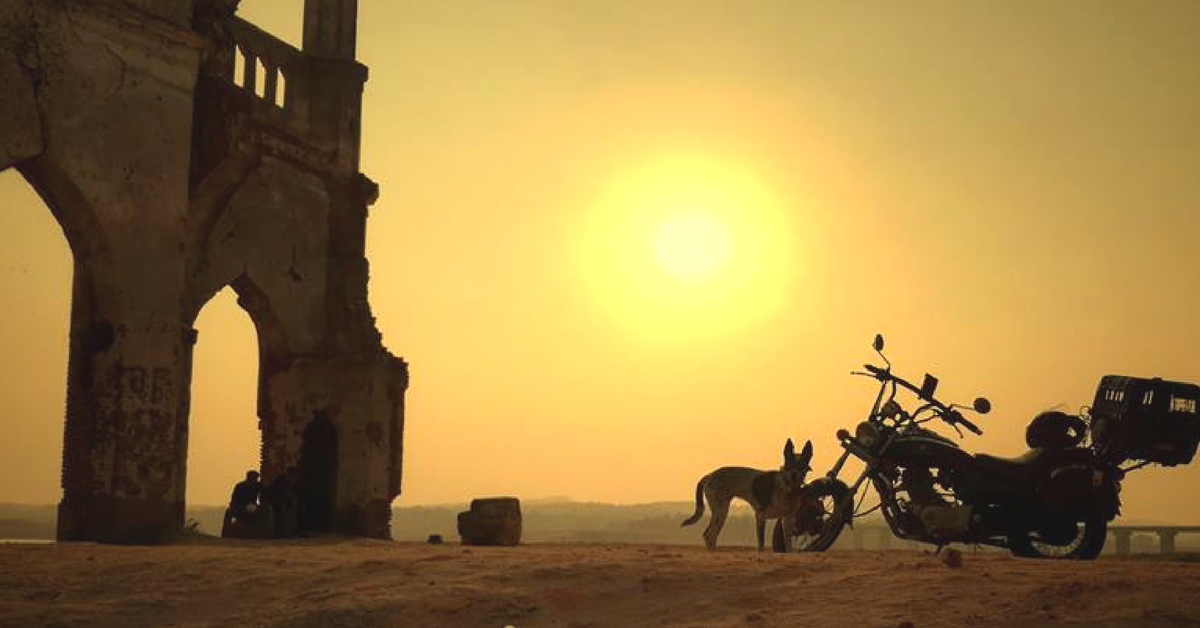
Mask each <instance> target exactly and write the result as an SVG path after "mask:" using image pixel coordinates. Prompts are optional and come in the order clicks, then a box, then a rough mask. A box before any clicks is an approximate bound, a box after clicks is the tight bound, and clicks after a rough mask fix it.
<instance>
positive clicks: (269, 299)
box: [0, 0, 407, 542]
mask: <svg viewBox="0 0 1200 628" xmlns="http://www.w3.org/2000/svg"><path fill="white" fill-rule="evenodd" d="M195 4H196V6H193V3H192V2H190V1H184V0H174V1H165V2H164V1H155V2H149V1H138V2H123V1H118V0H99V1H91V2H88V1H84V0H0V93H3V94H4V95H5V96H4V98H3V99H0V168H6V167H9V166H15V167H16V168H18V169H19V170H20V171H21V173H22V174H23V175H24V176H25V177H26V179H27V180H28V181H29V182H30V183H31V185H33V187H34V188H35V189H36V190H37V191H38V192H39V194H40V195H41V197H42V198H43V199H44V200H45V201H46V203H47V205H48V206H49V207H50V209H51V210H52V211H53V212H54V215H55V217H56V218H57V219H58V221H59V223H60V224H61V225H62V227H63V231H64V233H65V234H66V236H67V240H68V242H69V244H70V246H71V250H72V253H73V255H74V258H75V275H74V277H75V278H74V289H73V299H72V311H71V332H70V333H71V338H70V359H69V365H68V378H67V379H68V381H67V411H66V430H65V439H64V463H63V500H62V503H61V505H60V515H59V538H61V539H68V540H101V541H117V542H128V541H137V542H142V541H154V540H158V539H161V538H164V537H169V536H170V535H172V534H173V533H174V532H175V531H176V530H177V529H178V528H179V527H180V526H181V525H182V523H183V521H182V518H183V506H184V504H183V500H184V495H185V490H184V489H185V483H186V475H187V470H186V461H187V418H188V411H189V405H190V401H189V390H190V384H191V360H192V346H193V344H194V343H195V342H196V340H197V335H196V331H195V330H194V329H193V328H192V325H193V323H194V321H195V317H196V315H197V313H198V312H199V311H200V309H201V308H202V307H203V305H204V303H205V302H207V301H208V299H210V298H211V297H212V295H213V294H215V293H216V292H218V291H219V290H220V289H222V288H223V287H225V286H232V287H233V289H234V290H235V291H237V293H238V295H239V303H240V304H241V305H242V306H243V307H244V308H245V309H246V310H247V312H248V314H249V315H250V317H251V318H252V319H253V321H254V323H255V326H256V328H257V330H258V334H259V341H260V342H259V344H260V349H261V350H260V361H261V364H260V369H259V371H260V382H259V391H260V395H259V420H260V428H261V430H262V434H263V449H262V451H263V459H262V469H263V472H264V480H266V481H270V480H271V479H273V478H274V477H275V476H276V475H278V474H280V473H282V472H283V471H284V470H285V469H286V468H287V467H288V466H291V465H296V464H307V463H305V461H304V460H303V455H302V452H303V450H305V447H307V448H308V450H309V451H319V450H320V447H318V446H317V445H315V444H314V443H312V442H309V443H307V444H305V442H304V440H305V439H304V434H305V433H306V426H308V425H309V424H310V423H312V422H313V421H314V419H316V418H317V417H323V420H324V421H326V424H328V428H327V429H326V430H325V431H322V432H320V433H321V434H324V435H325V436H323V437H322V438H326V439H327V440H329V441H330V443H329V445H330V448H331V449H335V450H336V464H332V463H322V464H323V465H324V466H322V467H321V469H322V471H320V473H321V474H324V475H327V476H328V477H327V478H324V476H322V479H320V480H319V482H320V483H322V484H324V483H325V482H326V480H328V485H329V487H330V488H329V490H328V491H326V493H328V498H329V499H330V500H331V508H332V509H333V511H334V512H335V516H333V517H332V518H331V519H330V521H329V522H328V523H327V524H323V525H322V526H321V527H322V529H329V530H336V531H341V532H346V533H352V534H364V535H370V536H386V535H387V530H388V527H387V521H388V519H387V517H388V508H387V506H388V504H390V502H391V501H392V500H393V499H394V498H395V497H396V496H397V495H398V493H399V485H400V460H401V454H400V452H401V447H402V430H403V419H404V413H403V398H404V391H405V389H406V387H407V367H406V364H405V363H404V362H403V361H402V360H399V359H397V358H395V357H393V356H392V355H391V354H390V353H388V352H387V351H386V350H385V349H384V348H383V346H382V343H381V341H380V336H379V333H378V332H377V331H376V329H375V326H374V320H373V318H372V317H371V315H370V309H369V306H368V305H367V301H366V285H367V265H366V260H365V259H364V240H365V238H364V233H365V223H366V206H367V204H368V203H370V202H373V201H374V198H375V195H376V194H377V190H376V188H375V186H374V184H373V183H371V182H370V181H369V180H367V179H366V178H365V177H364V176H363V175H361V174H360V173H359V172H358V169H357V165H358V149H359V130H358V123H357V121H358V120H359V118H360V115H361V111H360V109H361V94H362V86H363V81H365V78H366V69H365V68H364V67H363V66H361V65H360V64H358V63H357V62H355V61H354V60H353V58H352V55H351V57H337V56H330V54H329V53H330V51H333V52H335V53H336V52H338V51H344V50H347V48H346V46H344V45H342V46H332V47H330V46H329V45H328V43H329V42H324V44H323V47H322V48H321V49H320V50H319V51H316V52H312V51H310V52H307V53H306V52H303V51H299V50H296V49H294V48H292V47H290V46H288V45H287V44H285V43H283V42H281V41H279V40H277V39H275V38H273V37H271V36H270V35H268V34H266V33H263V32H262V31H260V30H258V29H256V28H254V27H253V26H252V25H249V24H247V23H245V22H243V21H241V20H238V19H237V18H236V17H233V16H232V15H231V13H230V12H231V9H232V8H233V7H235V6H236V4H237V3H236V2H235V1H231V0H197V2H196V3H195ZM308 4H309V5H311V6H310V7H309V9H311V10H309V11H307V12H306V19H308V18H309V17H311V19H330V18H329V16H330V15H331V12H333V13H337V14H338V16H339V19H340V21H339V22H338V24H339V25H340V26H339V27H338V28H340V29H342V30H341V31H337V32H342V31H344V30H345V28H344V27H345V24H346V19H347V18H348V16H351V17H352V16H353V14H354V4H355V3H354V2H347V1H344V0H343V1H334V0H309V2H308ZM318 9H319V10H318ZM351 23H352V21H351ZM318 26H319V25H307V26H306V28H314V29H318V30H321V31H322V32H333V31H330V30H329V29H328V28H318ZM350 30H351V32H350V33H349V34H346V33H345V32H342V34H341V35H339V36H341V37H350V38H351V41H352V38H353V32H352V30H353V29H350ZM335 43H336V42H335ZM352 48H353V47H352V45H351V46H350V47H349V50H351V53H352ZM237 56H241V57H243V58H245V59H246V60H247V62H246V64H245V67H246V70H245V73H244V74H243V75H241V76H237V77H235V76H234V59H235V57H237ZM284 85H286V91H285V88H284V87H283V86H284ZM323 425H325V424H323ZM314 433H316V432H312V431H309V434H310V440H311V434H314ZM314 447H315V448H316V449H314ZM314 477H316V476H314ZM313 481H314V482H318V480H313Z"/></svg>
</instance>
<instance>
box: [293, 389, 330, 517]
mask: <svg viewBox="0 0 1200 628" xmlns="http://www.w3.org/2000/svg"><path fill="white" fill-rule="evenodd" d="M337 463H338V459H337V428H336V427H335V426H334V425H333V421H330V420H329V417H328V416H327V415H326V414H325V413H324V412H317V413H316V414H315V416H313V420H312V421H311V422H309V424H308V426H307V427H305V428H304V436H303V439H302V440H301V443H300V513H299V515H300V520H299V527H300V529H301V530H303V531H305V532H332V531H333V522H334V504H335V503H336V499H337Z"/></svg>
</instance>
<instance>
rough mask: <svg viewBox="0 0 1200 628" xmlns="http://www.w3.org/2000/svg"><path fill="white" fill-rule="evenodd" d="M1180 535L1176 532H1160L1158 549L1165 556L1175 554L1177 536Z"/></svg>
mask: <svg viewBox="0 0 1200 628" xmlns="http://www.w3.org/2000/svg"><path fill="white" fill-rule="evenodd" d="M1176 534H1178V533H1177V532H1175V531H1174V530H1159V531H1158V548H1159V551H1160V552H1162V553H1163V554H1174V553H1175V535H1176Z"/></svg>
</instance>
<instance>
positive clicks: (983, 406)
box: [972, 397, 992, 414]
mask: <svg viewBox="0 0 1200 628" xmlns="http://www.w3.org/2000/svg"><path fill="white" fill-rule="evenodd" d="M972 405H974V406H975V411H976V412H978V413H979V414H987V413H989V412H991V411H992V402H990V401H988V400H987V399H985V398H983V397H978V398H976V399H975V403H974V404H972Z"/></svg>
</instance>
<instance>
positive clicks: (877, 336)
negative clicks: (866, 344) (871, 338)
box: [871, 334, 883, 351]
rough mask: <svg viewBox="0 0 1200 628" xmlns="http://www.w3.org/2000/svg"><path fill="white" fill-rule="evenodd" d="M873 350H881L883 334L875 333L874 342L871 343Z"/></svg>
mask: <svg viewBox="0 0 1200 628" xmlns="http://www.w3.org/2000/svg"><path fill="white" fill-rule="evenodd" d="M871 346H872V347H875V351H883V334H875V342H873V343H871Z"/></svg>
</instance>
